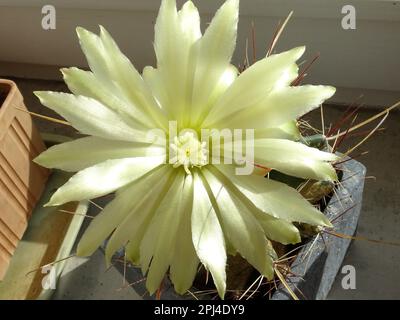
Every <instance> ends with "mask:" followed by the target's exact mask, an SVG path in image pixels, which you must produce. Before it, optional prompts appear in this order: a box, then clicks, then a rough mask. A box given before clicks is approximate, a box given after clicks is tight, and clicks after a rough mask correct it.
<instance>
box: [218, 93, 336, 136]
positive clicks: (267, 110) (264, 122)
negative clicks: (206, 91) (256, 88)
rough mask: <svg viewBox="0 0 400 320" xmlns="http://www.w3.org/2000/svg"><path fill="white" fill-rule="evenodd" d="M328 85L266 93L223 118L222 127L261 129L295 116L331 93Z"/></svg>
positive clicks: (316, 105) (313, 107)
mask: <svg viewBox="0 0 400 320" xmlns="http://www.w3.org/2000/svg"><path fill="white" fill-rule="evenodd" d="M335 91H336V89H335V88H333V87H330V86H311V85H306V86H301V87H286V88H282V89H278V90H274V91H273V92H271V93H270V94H266V96H265V98H264V99H262V101H260V102H258V103H256V104H255V105H253V106H251V107H249V108H246V109H244V110H241V111H239V112H237V113H235V114H233V115H232V117H230V118H229V119H226V121H225V122H224V126H225V128H235V129H241V128H248V129H263V128H271V127H277V126H280V125H282V124H284V123H286V122H288V121H290V120H295V119H297V118H299V117H301V116H302V115H304V114H306V113H307V112H309V111H311V110H313V109H315V108H317V107H318V106H320V105H321V104H322V103H323V102H324V101H325V100H327V99H329V98H330V97H332V96H333V94H334V93H335Z"/></svg>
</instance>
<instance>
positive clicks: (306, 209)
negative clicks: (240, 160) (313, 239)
mask: <svg viewBox="0 0 400 320" xmlns="http://www.w3.org/2000/svg"><path fill="white" fill-rule="evenodd" d="M214 166H215V167H216V168H217V169H218V170H219V171H221V172H222V173H223V174H224V175H225V176H226V177H228V178H229V179H230V180H231V181H232V182H233V183H234V184H235V185H236V187H237V188H238V190H239V191H240V192H241V193H243V195H244V196H245V197H246V198H248V199H249V200H250V201H251V203H252V204H253V205H254V206H255V207H257V208H258V209H259V210H261V211H262V212H264V213H266V214H270V215H272V216H273V217H275V218H278V219H284V220H287V221H289V222H304V223H308V224H311V225H320V226H329V227H331V226H332V225H331V223H330V222H329V220H328V219H327V218H326V217H325V216H324V215H323V214H322V213H321V212H320V211H319V210H317V209H316V208H314V207H313V206H312V205H311V204H310V203H309V202H307V201H306V200H305V199H304V198H303V197H302V196H301V195H300V193H299V192H297V191H296V190H295V189H293V188H291V187H289V186H287V185H286V184H284V183H280V182H277V181H273V180H271V179H266V178H264V177H262V176H256V175H250V176H238V175H236V173H235V167H234V166H229V165H214ZM243 201H245V200H243Z"/></svg>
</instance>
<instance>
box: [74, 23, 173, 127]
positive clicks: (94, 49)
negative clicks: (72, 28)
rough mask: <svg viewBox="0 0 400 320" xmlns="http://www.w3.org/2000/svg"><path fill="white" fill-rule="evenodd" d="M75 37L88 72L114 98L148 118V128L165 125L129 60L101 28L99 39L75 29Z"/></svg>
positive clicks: (145, 86)
mask: <svg viewBox="0 0 400 320" xmlns="http://www.w3.org/2000/svg"><path fill="white" fill-rule="evenodd" d="M77 33H78V37H79V40H80V44H81V47H82V50H83V52H84V53H85V56H86V58H87V60H88V63H89V66H90V69H91V70H92V71H93V73H94V75H95V76H96V78H97V79H99V81H101V82H102V83H103V84H104V85H105V86H108V87H110V88H112V90H113V91H115V92H117V93H118V96H121V97H123V99H124V100H125V101H127V102H129V103H130V104H131V106H134V107H135V108H137V109H138V110H140V111H142V115H143V116H146V115H149V116H148V117H147V118H146V120H147V123H148V126H150V127H159V126H160V125H162V126H164V127H163V128H165V126H166V118H165V116H164V115H163V113H162V111H161V110H160V108H159V107H158V106H157V103H156V101H155V100H154V98H153V96H152V95H151V92H150V90H149V88H148V87H147V85H146V84H145V82H144V81H143V79H142V77H141V76H140V74H139V73H138V72H137V70H136V69H135V68H134V66H133V65H132V64H131V62H130V61H129V59H128V58H127V57H126V56H125V55H123V54H122V52H121V51H120V50H119V48H118V46H117V45H116V43H115V42H114V40H113V39H112V38H111V36H110V35H109V33H108V32H107V31H106V30H105V29H104V28H103V27H101V30H100V36H97V35H95V34H93V33H91V32H89V31H87V30H85V29H83V28H77Z"/></svg>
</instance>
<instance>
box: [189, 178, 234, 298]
mask: <svg viewBox="0 0 400 320" xmlns="http://www.w3.org/2000/svg"><path fill="white" fill-rule="evenodd" d="M194 195H195V198H194V202H195V203H196V206H194V207H193V212H192V237H193V244H194V247H195V250H196V252H197V256H198V257H199V259H200V261H201V262H202V263H203V265H204V266H205V268H206V269H207V270H209V271H210V272H211V275H212V277H213V279H214V284H215V286H216V287H217V291H218V293H219V296H220V297H221V298H223V297H224V295H225V290H226V272H225V268H226V250H225V242H224V235H223V232H222V229H221V226H220V223H219V220H218V217H217V215H216V212H215V210H214V208H213V205H212V203H211V201H210V199H209V197H208V194H207V190H206V189H205V187H204V185H203V182H202V180H201V178H200V176H199V175H198V173H197V172H194Z"/></svg>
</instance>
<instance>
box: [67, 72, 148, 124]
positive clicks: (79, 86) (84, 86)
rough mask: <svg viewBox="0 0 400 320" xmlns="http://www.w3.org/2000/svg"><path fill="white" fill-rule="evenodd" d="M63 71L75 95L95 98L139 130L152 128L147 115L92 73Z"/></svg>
mask: <svg viewBox="0 0 400 320" xmlns="http://www.w3.org/2000/svg"><path fill="white" fill-rule="evenodd" d="M61 71H62V73H63V76H64V81H65V83H66V84H67V85H68V88H69V90H70V91H71V92H72V93H73V94H74V95H76V96H85V97H89V98H93V99H95V100H97V101H99V102H101V103H102V104H104V105H105V106H107V107H109V108H110V109H112V110H113V111H115V112H116V113H118V114H119V115H121V117H122V118H123V119H125V120H126V122H127V123H129V124H132V126H135V127H136V128H137V129H141V128H143V129H144V128H147V129H149V128H151V124H152V122H151V121H149V118H148V115H147V114H143V111H142V110H141V109H140V108H137V107H136V106H135V105H133V104H132V103H131V102H130V101H127V100H125V99H124V98H123V97H121V96H120V95H118V92H115V90H114V89H113V87H112V85H110V84H109V85H106V84H105V83H103V82H102V81H100V80H99V79H98V78H96V76H95V75H94V74H93V73H92V72H90V71H84V70H80V69H78V68H68V69H67V68H64V69H62V70H61Z"/></svg>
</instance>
